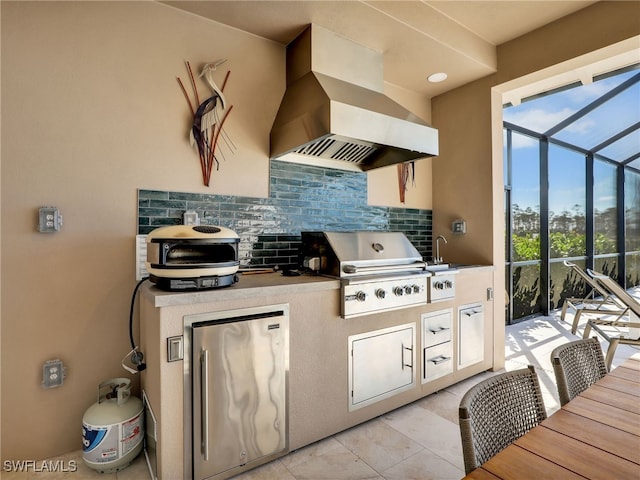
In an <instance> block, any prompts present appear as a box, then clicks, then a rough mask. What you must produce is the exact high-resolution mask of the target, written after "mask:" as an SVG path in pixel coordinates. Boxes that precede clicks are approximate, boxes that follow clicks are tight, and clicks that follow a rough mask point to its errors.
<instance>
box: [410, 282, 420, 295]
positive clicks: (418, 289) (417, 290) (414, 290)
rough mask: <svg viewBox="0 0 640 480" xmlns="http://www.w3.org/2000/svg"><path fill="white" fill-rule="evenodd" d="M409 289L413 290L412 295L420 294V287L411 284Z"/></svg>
mask: <svg viewBox="0 0 640 480" xmlns="http://www.w3.org/2000/svg"><path fill="white" fill-rule="evenodd" d="M411 288H413V293H420V285H416V284H413V285H412V287H411Z"/></svg>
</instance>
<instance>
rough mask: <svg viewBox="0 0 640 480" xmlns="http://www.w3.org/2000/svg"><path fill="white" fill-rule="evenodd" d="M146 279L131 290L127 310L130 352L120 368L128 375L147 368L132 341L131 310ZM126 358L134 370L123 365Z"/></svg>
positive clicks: (141, 354)
mask: <svg viewBox="0 0 640 480" xmlns="http://www.w3.org/2000/svg"><path fill="white" fill-rule="evenodd" d="M147 278H148V277H145V278H143V279H142V280H140V281H139V282H138V283H137V285H136V287H135V288H134V289H133V294H132V295H131V307H130V309H129V341H130V342H131V351H130V352H129V353H127V354H126V355H125V356H124V357H123V358H122V362H121V363H122V367H123V368H124V369H125V370H126V371H128V372H129V373H133V374H136V373H139V372H142V371H143V370H144V369H146V368H147V364H146V363H144V354H143V353H142V352H141V351H140V348H139V347H138V346H137V345H136V343H135V341H134V339H133V309H134V306H135V302H136V295H137V293H138V290H139V289H140V287H141V286H142V284H143V283H144V282H145V281H146V280H147ZM127 357H129V360H130V361H131V363H132V364H133V365H135V369H133V368H131V367H130V366H128V365H127V364H126V363H125V361H126V359H127Z"/></svg>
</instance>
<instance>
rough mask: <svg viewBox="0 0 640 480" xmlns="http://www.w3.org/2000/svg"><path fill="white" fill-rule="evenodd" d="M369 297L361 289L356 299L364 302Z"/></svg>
mask: <svg viewBox="0 0 640 480" xmlns="http://www.w3.org/2000/svg"><path fill="white" fill-rule="evenodd" d="M366 299H367V294H366V293H364V292H363V291H362V290H360V291H359V292H356V300H358V301H359V302H364V301H365V300H366Z"/></svg>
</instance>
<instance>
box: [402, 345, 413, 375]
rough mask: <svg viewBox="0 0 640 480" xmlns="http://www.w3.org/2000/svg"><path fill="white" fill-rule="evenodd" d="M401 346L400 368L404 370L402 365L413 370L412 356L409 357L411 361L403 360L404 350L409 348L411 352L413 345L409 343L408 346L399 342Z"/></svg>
mask: <svg viewBox="0 0 640 480" xmlns="http://www.w3.org/2000/svg"><path fill="white" fill-rule="evenodd" d="M401 347H402V370H404V367H408V368H410V369H412V370H413V358H411V363H405V361H404V351H405V350H409V352H411V353H413V345H411V346H410V347H405V346H404V344H401Z"/></svg>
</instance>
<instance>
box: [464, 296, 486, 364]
mask: <svg viewBox="0 0 640 480" xmlns="http://www.w3.org/2000/svg"><path fill="white" fill-rule="evenodd" d="M458 322H459V323H458V337H459V339H458V367H466V366H468V365H473V364H474V363H478V362H481V361H482V360H484V310H483V308H482V305H474V306H471V307H467V308H461V309H460V311H459V313H458Z"/></svg>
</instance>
